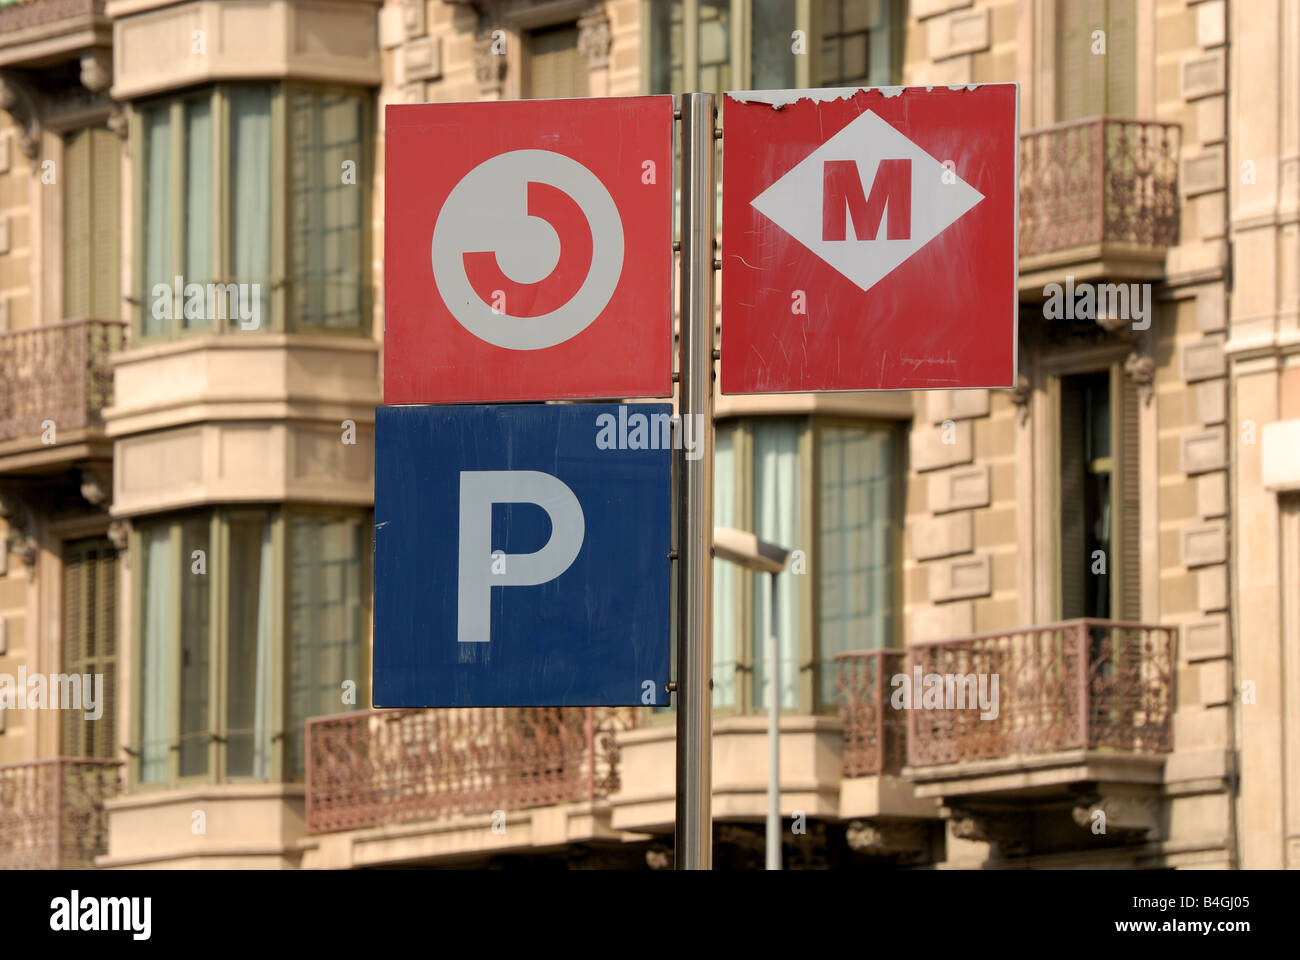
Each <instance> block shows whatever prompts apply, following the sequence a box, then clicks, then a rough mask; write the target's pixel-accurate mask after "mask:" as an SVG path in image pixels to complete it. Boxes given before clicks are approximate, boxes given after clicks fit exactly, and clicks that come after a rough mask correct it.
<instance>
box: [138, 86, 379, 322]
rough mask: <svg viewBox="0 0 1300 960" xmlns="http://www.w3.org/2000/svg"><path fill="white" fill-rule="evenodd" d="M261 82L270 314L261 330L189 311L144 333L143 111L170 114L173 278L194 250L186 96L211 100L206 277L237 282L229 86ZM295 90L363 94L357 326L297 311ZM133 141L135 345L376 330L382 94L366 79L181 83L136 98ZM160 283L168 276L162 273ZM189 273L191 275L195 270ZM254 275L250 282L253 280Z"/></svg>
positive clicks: (147, 287)
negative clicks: (189, 238)
mask: <svg viewBox="0 0 1300 960" xmlns="http://www.w3.org/2000/svg"><path fill="white" fill-rule="evenodd" d="M249 87H261V88H265V89H266V90H267V91H268V92H269V98H270V99H269V103H270V116H269V123H270V144H269V149H270V162H269V163H268V164H267V168H266V177H267V179H268V181H269V182H268V184H267V187H268V194H267V195H268V196H269V198H270V210H269V211H268V216H269V217H270V223H269V260H268V263H267V269H268V271H269V275H268V276H267V278H266V282H267V283H268V284H269V285H270V290H269V291H263V297H264V301H265V302H266V304H267V306H268V308H269V312H270V316H269V317H264V318H263V319H262V323H261V324H260V325H259V327H258V329H257V330H250V331H241V330H240V329H239V328H238V326H233V327H232V325H231V322H230V320H229V318H227V320H225V321H224V322H218V321H217V320H216V319H215V318H211V317H210V318H208V319H207V322H206V323H203V322H200V323H199V324H198V325H197V326H193V327H186V326H185V323H184V317H183V316H182V317H173V318H172V319H171V320H170V321H164V322H166V323H167V324H168V327H167V329H166V330H164V331H162V332H160V333H151V334H146V333H145V314H146V312H147V311H149V310H150V309H151V299H152V290H153V286H154V284H153V283H150V282H149V280H150V278H148V277H146V276H145V273H146V271H147V269H148V265H147V263H146V259H145V251H146V243H147V237H146V234H147V229H148V220H147V194H148V190H147V183H148V176H149V159H148V156H149V149H148V143H147V141H146V139H145V132H146V131H145V113H146V112H147V111H150V110H153V109H156V108H162V107H166V108H167V109H168V111H169V115H170V121H171V127H172V129H171V133H170V140H171V144H170V147H171V152H170V163H171V171H172V175H171V183H170V185H169V192H170V197H169V199H168V204H169V214H170V224H171V236H172V243H171V250H170V264H171V266H170V268H169V274H170V276H168V277H167V278H166V279H167V282H168V284H169V285H170V284H171V282H172V279H173V278H174V277H176V276H184V275H185V271H184V264H185V256H186V238H185V212H186V211H185V193H186V190H187V188H188V176H187V174H188V167H187V165H186V163H185V104H186V102H188V101H203V100H206V102H207V103H208V105H209V117H210V118H211V119H210V123H211V126H212V133H211V139H212V144H211V150H212V157H211V170H212V196H211V205H212V209H211V210H210V211H209V215H210V219H211V224H212V227H211V230H212V240H213V244H212V249H213V260H212V265H211V270H210V273H211V277H210V278H209V279H206V280H205V281H204V282H211V283H235V282H238V280H237V279H236V278H235V277H234V276H233V274H232V269H233V268H232V266H231V253H230V239H231V230H232V221H233V210H232V203H233V200H234V197H233V188H232V177H233V175H234V174H233V171H232V169H231V163H230V148H231V144H232V130H231V119H232V113H231V99H232V97H231V91H232V90H233V89H235V88H249ZM296 93H315V94H325V95H330V94H333V95H345V96H353V97H355V98H356V100H357V103H358V106H359V110H360V119H359V123H360V126H361V140H360V148H359V151H358V154H359V155H358V156H357V158H356V162H357V169H356V183H355V187H356V189H358V190H360V191H361V209H360V213H359V218H360V227H359V229H360V253H359V261H360V262H359V263H358V265H357V268H358V272H357V282H358V288H359V290H358V311H359V318H358V323H357V325H356V326H355V327H326V326H321V325H315V324H309V323H306V322H304V321H303V319H302V318H300V317H298V316H296V315H291V314H292V313H293V310H292V297H291V289H292V286H293V284H294V283H296V282H298V280H297V278H296V277H293V276H291V275H290V249H291V246H292V243H293V234H292V228H293V220H292V215H293V211H292V205H293V189H292V185H291V184H290V182H289V178H290V176H291V173H292V169H293V165H292V163H293V161H292V158H291V157H290V156H289V150H290V144H291V137H290V132H289V123H290V119H291V118H290V115H289V98H290V97H291V96H292V95H293V94H296ZM130 142H131V144H132V145H133V147H134V149H133V151H132V152H133V155H134V156H135V157H136V158H137V161H136V162H135V163H134V164H133V167H132V173H131V188H132V192H133V197H132V201H131V207H132V215H133V218H134V228H133V231H132V233H133V236H132V237H131V244H130V249H131V251H132V254H133V256H134V258H135V263H134V265H133V267H132V284H133V285H134V286H135V288H136V292H135V293H134V294H133V295H131V296H129V297H127V298H126V299H127V300H128V301H129V303H130V305H131V336H132V340H133V342H134V343H136V344H150V345H153V344H159V343H166V342H170V341H177V340H184V339H187V338H190V337H195V336H200V337H201V336H213V335H229V334H236V333H244V332H247V333H301V334H309V335H311V336H344V337H350V338H353V339H356V338H364V339H369V338H370V336H371V330H372V325H373V320H374V318H373V316H372V313H373V308H374V292H373V286H374V284H373V282H372V278H371V275H370V274H371V270H372V266H371V257H372V244H373V238H372V236H371V234H372V231H371V229H370V223H371V217H372V211H373V207H372V204H373V198H372V197H371V195H370V194H371V191H370V182H371V176H372V166H373V151H374V144H375V130H374V94H373V91H372V90H370V89H369V88H365V87H357V86H350V85H345V84H337V83H309V82H305V81H293V80H264V79H253V80H248V81H223V82H220V83H213V84H208V85H205V86H201V87H197V88H191V89H188V90H184V91H181V92H173V93H168V94H166V95H163V96H159V97H152V98H149V99H147V100H141V101H138V102H136V103H134V104H132V107H131V115H130ZM155 282H162V281H155ZM187 282H188V279H187ZM249 282H252V281H249Z"/></svg>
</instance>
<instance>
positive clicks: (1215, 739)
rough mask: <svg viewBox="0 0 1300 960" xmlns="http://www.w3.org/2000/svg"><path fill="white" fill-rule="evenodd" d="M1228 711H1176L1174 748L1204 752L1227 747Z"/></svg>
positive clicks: (1207, 709) (1220, 708)
mask: <svg viewBox="0 0 1300 960" xmlns="http://www.w3.org/2000/svg"><path fill="white" fill-rule="evenodd" d="M1228 729H1229V724H1228V711H1227V710H1226V709H1225V708H1223V707H1203V708H1202V709H1199V710H1197V709H1194V708H1193V709H1187V710H1178V711H1176V712H1175V713H1174V746H1175V747H1177V748H1178V749H1180V750H1204V749H1209V748H1212V747H1226V746H1227V745H1228Z"/></svg>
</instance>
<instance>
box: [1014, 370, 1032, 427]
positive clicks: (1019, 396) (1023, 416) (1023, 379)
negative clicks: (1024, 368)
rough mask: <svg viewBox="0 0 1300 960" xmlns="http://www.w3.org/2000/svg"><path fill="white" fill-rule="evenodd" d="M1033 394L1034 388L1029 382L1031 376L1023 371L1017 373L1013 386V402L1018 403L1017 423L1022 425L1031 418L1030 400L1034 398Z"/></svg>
mask: <svg viewBox="0 0 1300 960" xmlns="http://www.w3.org/2000/svg"><path fill="white" fill-rule="evenodd" d="M1033 395H1034V390H1033V387H1031V386H1030V384H1029V378H1028V377H1027V376H1025V375H1024V374H1023V373H1022V374H1019V375H1017V377H1016V385H1015V386H1014V387H1012V388H1011V402H1012V403H1014V404H1015V405H1016V423H1017V424H1018V425H1020V426H1022V427H1023V426H1024V425H1025V421H1027V420H1028V419H1029V401H1030V400H1031V399H1033Z"/></svg>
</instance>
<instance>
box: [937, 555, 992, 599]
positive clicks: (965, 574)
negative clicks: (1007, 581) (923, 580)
mask: <svg viewBox="0 0 1300 960" xmlns="http://www.w3.org/2000/svg"><path fill="white" fill-rule="evenodd" d="M992 592H993V587H992V567H991V565H990V563H989V558H988V556H987V555H986V554H981V555H979V556H973V557H959V558H957V559H955V560H940V561H937V562H935V563H932V564H930V599H931V600H932V601H935V602H940V601H945V600H966V599H970V598H971V597H987V596H988V595H989V594H990V593H992Z"/></svg>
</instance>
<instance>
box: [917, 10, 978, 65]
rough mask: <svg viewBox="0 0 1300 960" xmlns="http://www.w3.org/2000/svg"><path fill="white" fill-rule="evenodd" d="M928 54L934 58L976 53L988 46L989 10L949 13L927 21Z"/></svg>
mask: <svg viewBox="0 0 1300 960" xmlns="http://www.w3.org/2000/svg"><path fill="white" fill-rule="evenodd" d="M929 41H930V56H931V57H932V58H933V59H935V60H942V59H943V58H944V57H955V56H957V55H958V54H961V53H976V52H978V51H981V50H987V49H988V46H989V11H988V10H984V9H981V10H970V11H966V12H962V13H950V14H947V15H946V16H943V17H941V18H936V19H934V20H931V21H930V23H929Z"/></svg>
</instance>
